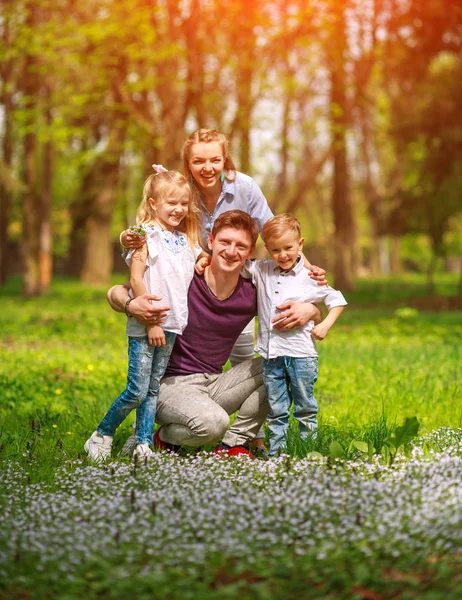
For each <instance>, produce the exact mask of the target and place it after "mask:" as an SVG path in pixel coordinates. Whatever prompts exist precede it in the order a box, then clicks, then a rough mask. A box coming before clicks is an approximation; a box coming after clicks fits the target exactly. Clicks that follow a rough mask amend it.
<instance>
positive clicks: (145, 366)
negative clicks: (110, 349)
mask: <svg viewBox="0 0 462 600" xmlns="http://www.w3.org/2000/svg"><path fill="white" fill-rule="evenodd" d="M175 339H176V333H171V332H170V331H166V332H165V342H166V343H165V346H150V345H149V344H148V338H147V336H146V337H129V338H128V375H127V387H126V388H125V390H124V391H123V392H122V393H121V394H120V396H119V397H118V398H117V399H116V400H114V402H113V403H112V405H111V406H110V408H109V410H108V411H107V413H106V415H105V417H104V419H103V420H102V421H101V423H100V424H99V425H98V427H97V428H96V431H97V432H98V433H101V434H102V435H111V436H113V435H114V433H115V430H116V429H117V427H118V426H119V425H120V424H121V423H122V421H123V420H124V419H125V418H126V417H127V416H128V415H129V414H130V413H131V411H132V410H133V409H134V408H136V431H135V436H136V443H137V444H151V443H152V430H153V428H154V421H155V419H156V406H157V398H158V396H159V388H160V380H161V379H162V377H163V375H164V373H165V369H166V368H167V363H168V361H169V358H170V354H171V353H172V350H173V344H174V343H175Z"/></svg>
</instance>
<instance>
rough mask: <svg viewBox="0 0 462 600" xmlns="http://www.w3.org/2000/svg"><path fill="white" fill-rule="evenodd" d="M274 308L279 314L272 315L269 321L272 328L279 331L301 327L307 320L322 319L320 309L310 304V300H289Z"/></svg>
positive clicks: (317, 320)
mask: <svg viewBox="0 0 462 600" xmlns="http://www.w3.org/2000/svg"><path fill="white" fill-rule="evenodd" d="M276 308H277V309H278V310H280V311H281V314H279V315H277V317H274V319H273V320H272V321H271V322H272V323H273V328H274V329H279V331H286V330H288V329H295V328H296V327H303V325H306V323H308V321H309V320H313V321H315V322H319V321H321V320H322V315H321V311H320V310H319V308H318V307H317V306H316V305H315V304H311V302H295V301H294V300H289V301H288V302H285V303H284V304H280V305H279V306H276Z"/></svg>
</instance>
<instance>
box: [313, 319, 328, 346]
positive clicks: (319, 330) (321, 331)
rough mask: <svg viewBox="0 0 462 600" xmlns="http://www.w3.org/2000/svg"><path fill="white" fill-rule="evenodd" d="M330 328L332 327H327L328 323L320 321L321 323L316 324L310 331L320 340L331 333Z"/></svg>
mask: <svg viewBox="0 0 462 600" xmlns="http://www.w3.org/2000/svg"><path fill="white" fill-rule="evenodd" d="M329 329H330V328H329V327H327V326H326V325H323V324H322V323H319V325H315V326H314V327H313V329H312V330H311V331H310V333H311V335H312V336H313V337H314V339H315V340H318V341H319V342H320V341H321V340H323V339H324V338H325V337H326V335H327V334H328V333H329Z"/></svg>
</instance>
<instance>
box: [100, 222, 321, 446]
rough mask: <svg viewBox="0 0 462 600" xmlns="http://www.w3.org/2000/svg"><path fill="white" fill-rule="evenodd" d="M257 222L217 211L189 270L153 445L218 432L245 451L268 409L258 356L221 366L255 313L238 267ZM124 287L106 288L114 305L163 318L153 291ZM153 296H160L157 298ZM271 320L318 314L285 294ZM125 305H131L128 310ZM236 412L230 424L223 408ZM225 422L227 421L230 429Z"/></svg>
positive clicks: (214, 438)
mask: <svg viewBox="0 0 462 600" xmlns="http://www.w3.org/2000/svg"><path fill="white" fill-rule="evenodd" d="M257 238H258V227H257V224H256V223H255V221H254V220H253V219H252V217H250V216H249V215H248V214H247V213H245V212H243V211H240V210H232V211H228V212H226V213H223V214H222V215H220V216H219V217H218V218H217V219H216V221H215V223H214V226H213V229H212V232H211V234H210V236H209V239H208V246H209V249H210V251H211V253H212V256H211V262H210V265H209V266H208V267H206V269H205V271H204V274H203V275H197V274H195V275H194V277H193V280H192V283H191V286H190V288H189V293H188V309H189V318H188V325H187V327H186V329H185V330H184V332H183V335H181V336H178V337H177V340H176V343H175V347H174V349H173V352H172V355H171V358H170V362H169V366H168V367H167V371H166V373H165V377H164V379H163V381H162V384H161V388H160V393H159V400H158V405H157V414H156V420H157V422H158V423H160V424H161V425H162V426H161V427H160V429H158V430H157V432H156V434H155V435H154V444H155V446H156V447H158V448H164V449H172V450H173V449H176V447H178V446H181V445H187V446H201V445H203V444H211V443H216V442H218V441H219V440H221V439H222V440H223V441H222V443H221V445H220V446H219V449H220V450H222V451H223V452H226V453H227V454H228V455H234V454H249V451H248V444H249V442H250V440H252V439H253V438H254V437H255V435H256V433H257V432H258V430H259V428H260V426H261V424H262V423H263V421H264V420H265V417H266V415H267V412H268V405H267V403H266V399H265V391H264V386H263V378H262V364H261V359H260V358H254V359H251V360H247V361H245V362H243V363H241V364H239V365H236V366H235V367H233V368H231V369H230V370H228V371H226V372H222V367H223V365H224V363H225V362H226V360H227V359H228V357H229V354H230V352H231V349H232V347H233V345H234V343H235V341H236V339H237V338H238V336H239V334H240V333H241V331H242V329H243V328H244V326H245V325H246V324H247V323H248V322H249V321H250V320H251V319H252V318H253V317H254V316H255V315H256V312H257V300H256V291H255V288H254V287H253V285H252V283H251V281H250V280H248V279H244V278H243V277H241V275H240V271H241V268H242V267H243V265H244V263H245V261H246V260H247V259H249V258H251V256H252V254H253V252H254V249H255V244H256V241H257ZM128 299H129V298H128V289H127V287H126V286H115V287H113V288H111V290H109V292H108V300H109V303H110V304H111V306H112V308H113V309H114V310H116V311H118V312H124V311H125V312H127V313H128V314H129V316H133V317H135V318H137V319H138V320H139V321H141V322H143V323H152V322H161V321H162V318H163V316H165V314H166V311H167V310H168V307H163V308H162V307H161V308H157V307H156V308H154V307H153V306H151V304H150V303H149V300H150V299H153V297H152V296H148V295H145V296H140V297H138V298H135V299H133V300H131V301H130V303H129V306H128V309H127V308H126V305H127V301H128ZM156 299H158V298H156ZM278 308H279V309H280V310H282V311H283V313H282V314H280V315H279V316H278V317H277V318H276V319H275V320H274V321H275V326H276V327H278V328H281V329H292V328H294V327H299V326H301V325H303V324H305V323H306V322H307V321H308V320H309V319H312V318H313V317H315V318H316V317H318V316H319V309H317V308H316V307H315V306H313V305H311V304H304V303H296V302H288V303H286V304H284V305H282V306H279V307H278ZM128 311H129V312H128ZM235 412H237V416H236V419H235V421H234V423H233V424H232V425H231V427H229V416H230V415H231V414H233V413H235ZM228 428H229V429H228Z"/></svg>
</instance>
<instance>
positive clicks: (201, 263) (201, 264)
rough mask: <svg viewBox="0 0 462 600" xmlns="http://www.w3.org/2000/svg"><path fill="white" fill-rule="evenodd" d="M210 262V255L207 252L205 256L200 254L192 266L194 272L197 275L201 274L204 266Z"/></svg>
mask: <svg viewBox="0 0 462 600" xmlns="http://www.w3.org/2000/svg"><path fill="white" fill-rule="evenodd" d="M209 264H210V256H209V255H208V254H207V256H202V257H200V258H199V259H198V261H197V262H196V266H195V267H194V270H195V271H196V273H197V274H198V275H203V274H204V271H205V267H208V266H209Z"/></svg>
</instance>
